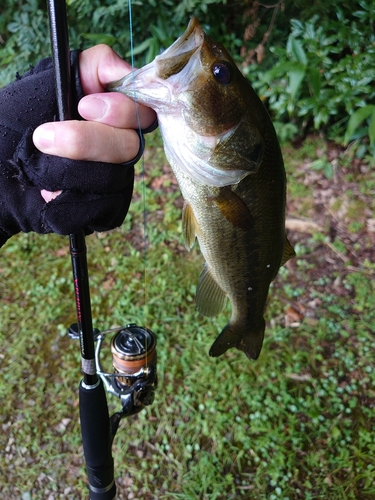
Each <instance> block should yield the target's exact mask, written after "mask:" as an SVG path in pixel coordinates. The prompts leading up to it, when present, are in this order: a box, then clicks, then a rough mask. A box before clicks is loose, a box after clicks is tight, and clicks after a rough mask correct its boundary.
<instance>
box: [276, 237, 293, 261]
mask: <svg viewBox="0 0 375 500" xmlns="http://www.w3.org/2000/svg"><path fill="white" fill-rule="evenodd" d="M295 255H296V252H295V251H294V248H293V247H292V245H291V244H290V242H289V240H288V238H287V237H286V236H285V245H284V253H283V258H282V259H281V264H280V267H281V266H283V265H284V264H285V262H287V261H288V260H289V259H292V258H293V257H295Z"/></svg>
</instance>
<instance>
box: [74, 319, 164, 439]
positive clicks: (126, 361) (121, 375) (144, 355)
mask: <svg viewBox="0 0 375 500" xmlns="http://www.w3.org/2000/svg"><path fill="white" fill-rule="evenodd" d="M68 334H69V336H70V337H71V338H74V339H78V338H79V331H78V325H77V323H75V324H73V325H71V326H70V327H69V329H68ZM93 336H94V341H95V342H96V347H95V364H96V373H97V375H98V376H99V377H100V378H101V379H102V381H103V385H104V387H105V389H106V391H107V392H108V393H110V394H112V395H114V396H116V397H118V398H119V399H120V401H121V405H122V410H121V411H120V412H117V413H115V414H114V415H112V416H111V424H112V435H113V436H114V435H115V434H116V431H117V428H118V424H119V423H120V420H121V419H122V418H123V417H128V416H130V415H135V414H136V413H139V412H140V411H141V410H142V409H143V408H144V407H145V406H148V405H150V404H151V403H152V402H153V400H154V396H155V389H156V387H157V373H156V360H157V354H156V337H155V334H154V333H153V332H152V331H151V330H149V329H148V328H143V327H140V326H137V325H136V324H129V325H126V326H125V327H118V328H112V329H109V330H106V331H104V332H100V331H99V330H97V329H94V330H93ZM109 338H110V340H109ZM108 341H109V346H110V352H111V354H112V369H113V371H106V370H104V369H103V367H102V362H101V358H102V357H103V356H108V354H109V352H108V351H109V348H108V347H109V346H108ZM105 342H107V345H105ZM107 364H108V360H107Z"/></svg>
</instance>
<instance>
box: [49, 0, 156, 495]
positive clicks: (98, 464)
mask: <svg viewBox="0 0 375 500" xmlns="http://www.w3.org/2000/svg"><path fill="white" fill-rule="evenodd" d="M47 6H48V17H49V24H50V38H51V47H52V62H53V68H54V75H55V87H56V98H57V106H58V120H59V121H63V120H70V119H72V116H73V113H72V87H71V77H70V50H69V38H68V23H67V13H66V4H65V0H47ZM69 241H70V254H71V261H72V270H73V282H74V292H75V301H76V310H77V323H76V324H74V325H71V326H70V327H69V329H68V333H69V335H70V336H71V337H73V338H79V341H80V349H81V362H82V372H83V379H82V380H81V382H80V385H79V407H80V423H81V434H82V444H83V451H84V456H85V462H86V471H87V477H88V483H89V495H90V500H114V499H115V497H116V484H115V480H114V461H113V457H112V442H113V439H114V437H115V434H116V432H117V429H118V426H119V423H120V421H121V419H122V418H124V417H128V416H130V415H134V414H136V413H138V412H139V411H141V410H142V409H143V408H144V407H145V406H146V405H149V404H151V403H152V401H153V399H154V393H155V389H156V386H157V375H156V338H155V335H154V334H153V332H152V331H151V330H148V329H146V328H143V327H139V326H137V325H135V324H129V325H127V326H125V327H120V328H117V329H112V330H107V331H105V332H102V333H100V332H99V331H98V330H94V329H93V325H92V314H91V301H90V288H89V277H88V267H87V249H86V241H85V233H84V231H83V230H81V231H79V232H77V233H74V234H71V235H70V237H69ZM112 334H114V335H113V336H112V340H111V351H112V364H113V372H106V371H104V370H103V369H102V365H101V360H100V354H101V349H102V345H103V342H104V340H105V339H106V337H107V335H112ZM95 342H96V347H95ZM106 391H107V392H109V393H110V394H113V395H115V396H117V397H118V398H119V399H120V401H121V404H122V410H121V411H119V412H116V413H114V414H113V415H112V416H111V417H110V416H109V411H108V404H107V397H106Z"/></svg>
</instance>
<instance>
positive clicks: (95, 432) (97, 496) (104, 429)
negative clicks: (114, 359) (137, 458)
mask: <svg viewBox="0 0 375 500" xmlns="http://www.w3.org/2000/svg"><path fill="white" fill-rule="evenodd" d="M79 408H80V419H81V432H82V443H83V451H84V454H85V460H86V470H87V477H88V480H89V489H90V500H114V499H115V497H116V484H115V481H114V465H113V458H112V432H111V424H110V418H109V412H108V405H107V398H106V394H105V390H104V386H103V382H102V380H101V379H100V378H98V382H97V384H96V385H95V386H87V385H86V384H85V383H84V382H83V381H82V382H81V383H80V386H79Z"/></svg>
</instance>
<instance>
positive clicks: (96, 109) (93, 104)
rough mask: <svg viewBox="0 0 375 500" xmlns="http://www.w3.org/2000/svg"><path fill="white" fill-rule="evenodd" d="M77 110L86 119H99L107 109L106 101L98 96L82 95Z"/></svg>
mask: <svg viewBox="0 0 375 500" xmlns="http://www.w3.org/2000/svg"><path fill="white" fill-rule="evenodd" d="M78 111H79V113H80V114H81V115H82V117H83V118H86V120H99V119H100V118H103V116H104V115H105V113H106V111H107V103H106V102H105V101H103V99H100V98H99V97H91V96H86V97H84V98H83V99H82V100H81V101H80V102H79V105H78Z"/></svg>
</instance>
